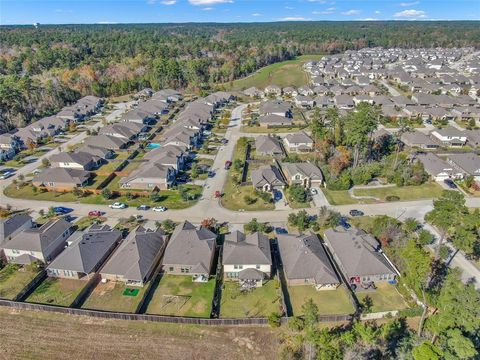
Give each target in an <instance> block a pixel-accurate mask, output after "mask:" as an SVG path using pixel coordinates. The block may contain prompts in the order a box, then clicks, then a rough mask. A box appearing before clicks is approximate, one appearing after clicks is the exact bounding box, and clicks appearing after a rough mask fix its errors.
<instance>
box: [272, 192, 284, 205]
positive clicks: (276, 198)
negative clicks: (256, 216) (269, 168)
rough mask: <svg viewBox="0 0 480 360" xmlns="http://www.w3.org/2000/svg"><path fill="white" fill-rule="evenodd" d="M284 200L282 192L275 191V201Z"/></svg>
mask: <svg viewBox="0 0 480 360" xmlns="http://www.w3.org/2000/svg"><path fill="white" fill-rule="evenodd" d="M282 198H283V195H282V192H281V191H278V190H273V201H275V202H276V201H280V200H282Z"/></svg>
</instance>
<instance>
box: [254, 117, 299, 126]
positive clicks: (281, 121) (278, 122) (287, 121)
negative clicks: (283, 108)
mask: <svg viewBox="0 0 480 360" xmlns="http://www.w3.org/2000/svg"><path fill="white" fill-rule="evenodd" d="M258 122H259V124H260V125H261V126H265V127H275V126H291V125H292V124H293V120H292V118H289V117H285V116H281V115H276V114H270V115H264V116H260V117H259V119H258Z"/></svg>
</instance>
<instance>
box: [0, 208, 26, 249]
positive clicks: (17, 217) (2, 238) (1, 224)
mask: <svg viewBox="0 0 480 360" xmlns="http://www.w3.org/2000/svg"><path fill="white" fill-rule="evenodd" d="M32 226H33V222H32V218H31V217H30V216H29V215H27V214H14V215H12V216H10V217H8V218H5V219H0V248H1V247H2V246H3V244H4V243H6V242H7V241H9V240H11V239H12V238H13V237H14V236H15V235H17V234H18V233H20V232H21V231H23V230H26V229H30V228H31V227H32Z"/></svg>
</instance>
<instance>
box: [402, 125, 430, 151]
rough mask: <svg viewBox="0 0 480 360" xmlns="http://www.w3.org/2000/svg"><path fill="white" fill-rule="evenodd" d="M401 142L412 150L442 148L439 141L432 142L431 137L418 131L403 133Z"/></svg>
mask: <svg viewBox="0 0 480 360" xmlns="http://www.w3.org/2000/svg"><path fill="white" fill-rule="evenodd" d="M400 140H401V141H402V142H403V143H404V144H405V145H407V146H409V147H412V148H419V149H438V148H439V147H440V145H439V144H438V142H437V141H434V140H432V139H431V138H430V137H429V136H427V135H425V134H424V133H422V132H420V131H418V130H415V131H409V132H405V133H403V134H402V135H401V137H400Z"/></svg>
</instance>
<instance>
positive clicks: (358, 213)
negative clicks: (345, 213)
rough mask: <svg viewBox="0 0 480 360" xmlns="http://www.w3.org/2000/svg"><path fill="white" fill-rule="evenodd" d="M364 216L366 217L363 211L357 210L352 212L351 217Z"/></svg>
mask: <svg viewBox="0 0 480 360" xmlns="http://www.w3.org/2000/svg"><path fill="white" fill-rule="evenodd" d="M363 215H365V213H364V212H363V211H360V210H356V209H353V210H350V216H363Z"/></svg>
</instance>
